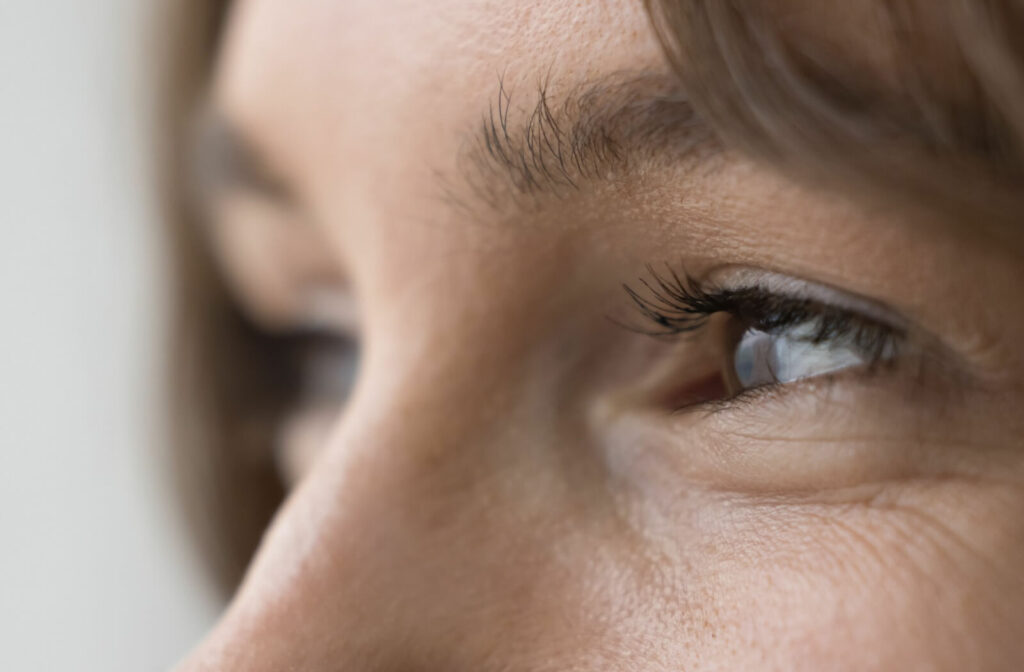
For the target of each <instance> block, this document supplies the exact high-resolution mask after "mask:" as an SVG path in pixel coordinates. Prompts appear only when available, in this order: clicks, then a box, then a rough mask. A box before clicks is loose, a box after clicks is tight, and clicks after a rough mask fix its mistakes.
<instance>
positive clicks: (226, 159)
mask: <svg viewBox="0 0 1024 672" xmlns="http://www.w3.org/2000/svg"><path fill="white" fill-rule="evenodd" d="M191 140H192V142H191V148H190V149H191V153H190V157H189V160H190V165H191V168H192V171H191V172H192V175H193V179H194V181H195V184H194V191H195V192H196V195H197V196H198V197H199V199H200V200H201V201H202V202H204V203H211V202H213V201H214V200H215V199H216V198H217V197H219V196H221V195H223V194H225V193H227V192H230V191H245V192H250V193H255V194H259V195H260V196H262V197H264V198H269V199H271V200H275V201H280V202H284V203H289V202H292V201H293V198H292V196H291V194H290V192H289V190H288V188H287V185H285V183H284V181H283V180H282V179H281V178H280V177H279V176H278V175H277V174H276V173H275V171H274V170H273V169H272V168H271V166H270V164H269V163H268V162H266V161H265V160H264V158H263V156H261V155H260V153H259V151H258V150H257V149H256V146H255V144H254V143H252V142H251V141H250V140H249V139H248V138H247V137H246V136H245V134H244V133H243V132H242V131H241V130H240V129H239V128H238V127H237V126H236V125H235V124H234V123H232V121H231V120H230V119H228V118H227V117H226V116H225V115H224V114H223V113H221V112H219V111H218V110H217V109H216V108H215V107H213V106H212V105H207V106H206V107H204V108H203V109H202V110H201V112H200V114H199V115H198V118H197V123H196V125H195V128H194V133H193V137H192V139H191Z"/></svg>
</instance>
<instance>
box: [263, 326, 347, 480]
mask: <svg viewBox="0 0 1024 672" xmlns="http://www.w3.org/2000/svg"><path fill="white" fill-rule="evenodd" d="M298 345H299V353H298V358H299V359H298V362H297V363H298V366H299V370H298V374H299V376H298V385H299V389H298V390H297V396H296V399H295V402H294V405H293V406H292V408H291V409H290V410H289V412H288V414H287V416H286V417H285V419H284V421H283V423H282V425H281V427H280V430H279V434H278V441H277V462H278V466H279V469H280V472H281V475H282V477H283V478H284V481H285V483H286V484H288V485H289V486H294V485H295V484H297V483H298V482H299V481H301V480H302V478H303V477H304V476H305V475H306V474H308V473H309V472H310V470H311V469H312V467H313V464H314V463H315V462H316V459H317V457H318V456H319V455H320V454H321V453H322V452H323V450H324V447H325V446H326V445H327V443H328V441H329V439H330V434H331V431H332V430H333V429H334V427H335V425H336V424H337V422H338V419H339V418H340V417H341V414H342V412H343V410H344V409H345V406H346V405H347V404H348V401H349V397H350V396H351V394H352V389H353V388H354V387H355V384H356V378H357V376H358V372H359V359H360V352H359V351H360V348H359V342H358V340H357V339H356V338H355V337H350V336H345V335H341V334H316V335H308V336H304V337H301V340H300V343H299V344H298Z"/></svg>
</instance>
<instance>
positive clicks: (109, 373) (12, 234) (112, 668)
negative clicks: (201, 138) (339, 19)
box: [0, 0, 217, 672]
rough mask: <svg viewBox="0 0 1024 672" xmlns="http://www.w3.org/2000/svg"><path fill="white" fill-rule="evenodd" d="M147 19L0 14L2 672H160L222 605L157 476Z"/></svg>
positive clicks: (14, 10) (18, 4)
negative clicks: (200, 565)
mask: <svg viewBox="0 0 1024 672" xmlns="http://www.w3.org/2000/svg"><path fill="white" fill-rule="evenodd" d="M165 1H168V2H173V1H174V0H165ZM151 11H152V0H145V1H144V0H44V1H36V2H32V1H30V0H0V226H2V230H0V231H2V238H0V449H2V456H3V457H2V463H0V544H2V546H0V670H5V671H11V672H34V671H36V670H39V671H43V672H60V671H62V670H69V671H74V672H91V671H93V670H95V671H97V672H101V671H102V672H120V671H122V670H123V671H126V672H127V671H129V670H130V671H132V672H139V671H144V670H161V669H166V668H168V667H169V666H170V665H171V664H172V663H173V662H174V661H175V660H176V659H178V658H179V657H180V656H181V655H182V654H183V653H184V651H185V650H186V649H187V648H188V647H189V646H190V645H191V644H192V643H193V642H194V640H195V639H196V638H197V637H199V636H200V634H201V633H202V631H203V630H204V629H205V628H207V627H208V626H209V625H210V623H211V621H212V619H213V618H214V616H215V612H216V609H217V605H216V604H215V602H214V600H213V599H212V597H211V596H210V592H209V589H208V586H207V585H206V583H205V579H203V578H202V577H201V575H200V572H199V569H198V562H197V560H196V559H195V557H194V556H193V554H192V552H191V551H190V550H189V548H188V545H187V544H186V542H185V533H184V530H183V529H182V525H181V522H180V520H179V519H178V517H177V513H176V511H175V510H174V504H173V501H172V499H171V493H170V491H169V485H168V484H167V481H166V477H165V476H166V474H164V473H163V472H164V470H165V469H164V467H163V466H162V465H161V463H160V461H159V460H160V459H161V457H162V455H161V450H165V449H166V448H165V446H163V445H162V444H161V439H160V426H161V422H162V420H161V417H160V415H159V408H160V401H161V398H160V366H161V363H160V359H159V356H160V352H161V343H160V338H161V335H162V333H163V328H162V320H164V319H165V316H164V314H163V312H164V311H163V301H162V299H163V285H162V280H163V278H162V272H163V269H162V250H161V249H160V240H159V222H158V220H157V219H156V217H155V214H154V212H153V205H152V192H153V189H152V187H151V186H150V184H149V178H150V174H151V173H150V168H149V166H148V163H147V162H148V161H149V158H148V155H147V152H146V146H145V143H146V138H147V137H148V136H147V133H148V129H147V126H146V123H147V122H146V117H145V115H146V112H147V108H146V103H145V101H146V95H147V86H151V81H150V80H151V77H149V76H148V75H147V72H146V69H145V63H146V60H147V59H150V60H151V55H150V54H148V53H147V44H146V33H145V30H146V29H147V26H146V22H147V21H148V19H149V17H148V14H149V13H150V12H151Z"/></svg>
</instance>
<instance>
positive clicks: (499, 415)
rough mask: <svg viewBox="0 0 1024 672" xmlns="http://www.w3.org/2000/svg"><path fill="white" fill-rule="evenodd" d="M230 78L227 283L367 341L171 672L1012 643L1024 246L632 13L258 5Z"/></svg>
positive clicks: (225, 164) (298, 321) (758, 659)
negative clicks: (717, 70) (752, 123)
mask: <svg viewBox="0 0 1024 672" xmlns="http://www.w3.org/2000/svg"><path fill="white" fill-rule="evenodd" d="M819 9H820V8H819ZM818 14H819V15H821V16H819V17H818V18H820V19H821V20H823V21H824V20H829V19H830V17H828V16H826V13H825V12H821V11H819V12H818ZM831 18H832V19H834V20H832V21H830V23H829V25H828V26H827V28H828V29H829V30H832V31H837V32H841V31H843V30H845V29H847V28H848V29H849V30H851V31H853V30H857V25H856V22H854V21H850V22H848V23H842V22H841V21H840V19H839V18H838V17H831ZM844 20H845V19H844ZM212 98H213V105H214V108H215V113H214V114H212V115H210V118H211V120H212V121H211V122H210V124H211V129H208V130H210V132H212V133H214V134H218V135H219V137H220V140H221V141H220V142H211V143H208V147H209V148H212V149H210V150H209V151H213V152H218V153H219V155H218V156H213V157H208V159H209V162H208V165H209V166H211V170H210V174H211V175H212V177H210V176H208V177H210V179H212V180H213V181H214V182H215V183H216V184H215V187H214V188H213V190H212V192H211V193H212V196H211V198H212V201H211V210H212V212H214V213H215V215H216V217H215V219H214V221H213V222H212V223H211V225H212V226H213V232H214V240H215V241H216V247H217V251H218V253H219V255H220V257H221V259H222V261H223V265H224V268H225V270H226V272H227V277H228V278H229V280H230V281H231V283H232V286H233V288H234V289H235V290H236V292H237V295H238V297H239V300H240V301H241V302H242V304H243V305H244V306H245V307H246V308H247V309H248V311H249V312H250V313H251V315H253V317H254V318H255V319H256V320H258V321H259V322H261V323H262V324H264V325H265V326H266V327H267V328H268V329H271V330H288V329H292V328H295V329H301V328H303V327H309V326H316V327H317V328H320V329H324V328H328V329H332V330H334V331H335V332H337V334H338V335H339V336H342V337H347V338H349V339H351V340H352V341H353V342H358V350H359V353H360V359H359V362H358V375H357V377H356V378H355V381H354V386H353V387H352V389H351V391H347V390H343V391H342V392H339V391H338V389H337V388H339V387H341V388H344V387H345V383H344V380H343V378H344V376H345V375H347V374H346V373H345V372H346V367H348V366H350V365H351V362H346V361H344V360H345V357H346V355H345V354H344V352H343V353H342V354H341V355H338V354H337V353H335V354H334V355H333V357H334V359H335V360H337V359H338V358H339V357H340V359H341V360H342V361H341V362H340V363H338V362H335V363H334V364H330V365H328V364H323V365H322V366H321V367H320V368H319V370H318V372H317V375H316V376H315V377H317V378H318V379H319V382H316V384H314V385H313V387H314V388H316V390H317V391H315V392H313V393H310V395H309V397H310V399H311V401H310V403H309V405H308V407H306V408H303V409H300V411H298V412H297V413H296V416H295V418H294V420H293V422H290V423H289V424H288V426H287V427H286V428H285V430H283V431H282V453H283V455H282V457H283V462H284V463H285V464H287V465H288V469H289V473H292V474H294V475H295V480H296V485H295V488H294V490H293V492H292V495H291V497H290V499H289V500H288V501H287V503H286V505H285V506H284V507H283V509H282V511H281V512H280V513H279V515H278V517H277V519H276V521H275V522H274V524H273V526H272V528H271V530H270V531H269V533H268V535H267V536H266V538H265V540H264V543H263V546H262V548H261V549H260V551H259V554H258V556H257V558H256V560H255V563H254V565H253V566H252V568H251V569H250V572H249V575H248V577H247V579H246V581H245V583H244V585H243V587H242V589H241V591H240V592H239V594H238V595H237V597H236V599H235V601H234V603H233V604H232V605H231V607H230V609H229V611H228V613H227V615H226V616H225V617H224V619H223V621H222V622H221V623H220V625H219V626H218V627H217V629H216V630H215V631H214V633H213V634H212V635H211V636H210V637H209V639H208V640H207V642H206V643H205V644H204V645H203V646H202V647H201V648H200V649H199V650H198V651H197V652H196V653H195V654H194V656H193V657H192V658H191V659H190V660H189V661H188V662H187V663H186V664H185V665H184V668H183V669H185V670H207V669H209V670H222V671H223V670H247V671H256V670H285V669H289V670H311V671H317V670H324V671H326V670H414V669H422V670H450V671H456V670H474V671H485V670H537V671H540V670H552V671H554V670H597V669H602V670H603V669H607V670H637V671H641V670H643V671H649V670H650V671H653V670H681V669H682V670H705V669H707V670H711V669H715V670H718V669H721V670H754V669H779V670H822V669H829V670H864V669H892V670H907V669H949V670H964V669H985V670H1006V669H1015V668H1016V667H1018V666H1020V665H1022V664H1024V645H1022V643H1021V638H1020V634H1021V632H1024V571H1022V570H1024V445H1022V443H1024V442H1022V440H1021V437H1022V436H1024V414H1022V413H1021V412H1020V411H1021V409H1022V408H1024V348H1022V343H1021V339H1020V334H1021V333H1022V332H1024V311H1022V310H1020V305H1021V303H1020V298H1019V294H1018V292H1017V290H1016V289H1014V288H1019V287H1021V286H1024V284H1022V283H1024V263H1022V249H1021V247H1020V246H1014V244H1011V243H1007V242H1006V241H1005V240H1004V241H1002V242H996V240H995V239H991V240H990V239H989V238H986V237H985V236H983V235H981V234H977V233H971V232H970V231H969V230H966V229H957V228H956V227H955V226H952V225H948V224H946V223H944V221H943V220H940V219H935V220H932V219H930V218H929V217H927V216H924V215H922V214H920V213H916V214H915V213H911V212H909V211H904V210H901V209H898V208H895V207H883V206H871V205H868V204H858V203H855V202H853V201H848V200H844V199H843V198H842V197H840V196H838V195H836V194H834V193H832V192H829V191H826V190H824V189H814V188H812V187H806V186H798V185H797V184H796V183H795V182H793V181H790V180H788V179H786V178H785V177H783V176H782V175H781V173H778V172H776V171H775V170H774V169H773V168H772V167H771V166H768V165H763V164H759V163H754V162H752V161H750V160H747V159H745V158H743V157H742V156H740V155H738V154H737V153H735V152H734V151H732V150H729V149H727V148H724V147H722V146H721V145H720V144H719V142H718V141H717V140H716V139H715V138H714V136H713V135H712V134H710V133H709V132H708V131H707V130H706V129H705V127H704V125H703V122H702V121H701V120H700V119H698V118H695V117H693V116H692V114H691V110H690V107H689V104H688V102H687V99H686V95H685V92H683V91H680V90H678V85H677V84H676V82H675V79H673V77H672V75H671V73H670V71H669V69H668V67H667V66H666V65H665V62H664V60H663V56H662V53H661V51H660V49H659V45H658V43H657V41H656V39H655V38H654V36H653V32H652V30H651V28H650V25H649V22H648V19H647V17H646V15H645V13H644V11H643V8H642V7H641V6H640V3H639V2H636V1H630V0H605V1H602V2H596V1H595V2H567V1H566V2H562V1H558V2H556V1H554V0H544V1H535V2H533V1H531V2H527V1H525V0H524V1H519V2H511V3H510V2H498V1H497V0H432V1H431V2H422V1H414V0H373V1H372V2H371V1H369V0H364V1H350V2H335V1H331V0H294V1H292V2H280V1H275V0H246V1H243V2H239V3H238V6H237V8H236V10H235V12H234V14H233V16H232V19H231V22H230V26H229V32H228V36H227V40H226V43H225V46H224V51H223V54H222V58H221V61H220V63H219V66H218V71H217V77H216V82H215V88H214V92H213V96H212ZM242 138H244V143H245V144H246V147H245V148H243V147H241V146H240V145H241V143H242V142H243V140H242ZM227 154H230V156H227ZM842 160H843V157H839V156H837V157H836V161H837V162H839V161H842ZM224 171H233V172H231V173H230V174H227V173H225V172H224ZM624 286H625V287H624ZM627 288H628V289H627ZM652 334H654V335H652ZM329 356H330V355H328V357H329ZM324 361H327V360H324ZM332 376H334V377H335V378H332ZM325 379H326V383H325ZM324 388H327V389H329V390H330V392H324V391H323V389H324ZM343 395H344V396H346V398H345V399H344V402H343V403H342V401H341V396H343ZM311 447H312V448H311Z"/></svg>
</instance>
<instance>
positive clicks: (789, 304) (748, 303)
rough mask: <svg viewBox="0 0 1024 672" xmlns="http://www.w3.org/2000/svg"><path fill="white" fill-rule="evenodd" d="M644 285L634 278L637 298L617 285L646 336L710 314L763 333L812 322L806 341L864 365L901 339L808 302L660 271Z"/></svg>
mask: <svg viewBox="0 0 1024 672" xmlns="http://www.w3.org/2000/svg"><path fill="white" fill-rule="evenodd" d="M646 268H647V272H648V275H649V276H650V280H648V279H647V278H643V277H641V278H639V282H640V284H641V285H642V286H643V288H644V289H645V290H646V292H647V294H649V295H648V296H645V295H644V293H643V292H641V291H638V290H636V289H634V288H633V287H630V286H629V285H628V284H626V285H623V289H624V290H625V291H626V294H627V295H628V296H629V298H630V299H631V300H632V302H633V304H634V306H635V307H636V308H637V309H638V310H639V311H640V313H641V314H642V315H644V316H645V317H646V318H648V319H649V320H650V321H652V322H654V324H655V325H657V327H656V328H655V329H635V330H637V331H641V332H642V333H645V334H648V335H652V336H663V337H664V336H674V335H678V334H685V333H689V332H693V331H696V330H698V329H700V328H701V327H702V326H704V324H705V323H706V322H707V320H708V319H709V318H710V317H711V316H712V315H714V314H716V313H726V314H728V315H731V316H733V317H734V318H736V319H737V320H738V321H739V322H740V323H741V324H743V325H745V326H746V327H747V328H751V327H752V328H756V329H760V330H761V331H766V332H769V333H773V332H777V331H782V330H784V329H786V328H788V327H793V326H796V325H801V324H806V323H809V322H812V321H813V324H814V330H813V332H812V333H811V334H810V335H809V336H808V337H807V340H808V341H810V342H814V343H824V342H829V341H836V340H845V341H847V342H849V343H850V344H851V345H853V346H854V347H855V348H857V350H859V351H860V352H862V353H864V355H865V358H866V360H867V361H868V362H869V365H871V366H873V365H875V364H877V363H879V362H881V361H883V360H884V359H894V356H893V355H894V354H895V352H896V350H897V348H898V346H899V344H900V342H901V341H902V339H903V337H904V335H905V334H904V332H903V330H902V329H899V328H897V327H894V326H892V325H889V324H886V323H884V322H879V321H878V320H874V319H872V318H870V317H867V316H864V315H861V314H858V313H855V312H852V311H850V310H847V309H843V308H840V307H837V306H832V305H829V304H826V303H823V302H821V301H816V300H813V299H808V298H802V297H794V296H786V295H782V294H777V293H773V292H771V291H768V290H766V289H764V288H763V287H759V286H756V285H754V286H750V287H741V288H734V289H733V288H718V287H715V286H713V285H708V284H706V283H701V282H699V281H697V280H695V279H694V278H692V277H691V276H689V275H680V274H679V273H677V272H676V271H675V270H674V269H673V268H671V267H670V266H666V272H667V275H664V274H661V273H658V272H657V271H656V270H655V269H654V268H653V267H652V266H650V265H648V266H647V267H646Z"/></svg>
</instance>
